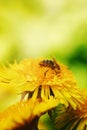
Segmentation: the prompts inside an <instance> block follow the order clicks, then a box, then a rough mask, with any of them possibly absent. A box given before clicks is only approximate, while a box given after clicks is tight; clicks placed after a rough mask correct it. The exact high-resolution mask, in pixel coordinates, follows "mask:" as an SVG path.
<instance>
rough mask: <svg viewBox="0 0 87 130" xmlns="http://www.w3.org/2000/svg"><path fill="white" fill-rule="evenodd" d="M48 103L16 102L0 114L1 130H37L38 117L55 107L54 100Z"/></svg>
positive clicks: (38, 101) (30, 100)
mask: <svg viewBox="0 0 87 130" xmlns="http://www.w3.org/2000/svg"><path fill="white" fill-rule="evenodd" d="M48 100H49V101H42V100H41V99H36V100H33V99H31V98H30V99H29V100H27V101H22V102H18V103H16V104H15V105H12V106H10V107H9V108H8V109H7V110H5V111H4V112H2V113H0V129H1V130H37V129H38V120H39V117H40V116H41V115H42V114H44V113H45V112H47V111H48V110H50V109H52V108H54V107H56V106H57V104H58V101H57V100H55V99H54V98H51V99H48Z"/></svg>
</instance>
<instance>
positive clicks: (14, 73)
mask: <svg viewBox="0 0 87 130" xmlns="http://www.w3.org/2000/svg"><path fill="white" fill-rule="evenodd" d="M0 86H2V87H4V86H7V87H13V88H16V89H17V92H18V93H21V94H22V97H21V99H23V98H24V97H25V95H27V94H28V98H30V97H32V98H33V99H36V98H38V97H39V98H41V99H42V100H47V99H49V98H50V96H53V97H55V98H57V99H59V101H60V103H64V104H66V106H68V104H71V106H72V107H73V108H74V109H75V108H76V107H77V105H79V102H82V101H81V96H80V91H79V90H78V88H77V85H76V81H75V80H74V78H73V75H72V73H71V72H70V71H69V70H68V69H67V67H66V66H65V65H63V64H61V63H59V62H57V61H56V60H55V59H54V58H53V59H52V60H46V59H25V60H22V61H21V62H20V63H19V64H17V63H16V62H15V63H14V64H12V65H9V67H3V68H2V69H1V71H0Z"/></svg>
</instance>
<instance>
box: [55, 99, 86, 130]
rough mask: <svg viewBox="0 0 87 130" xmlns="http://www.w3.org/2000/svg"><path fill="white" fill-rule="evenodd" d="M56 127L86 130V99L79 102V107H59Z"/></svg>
mask: <svg viewBox="0 0 87 130" xmlns="http://www.w3.org/2000/svg"><path fill="white" fill-rule="evenodd" d="M56 127H57V130H87V99H86V100H85V101H84V104H81V109H79V108H77V109H76V110H74V109H73V108H72V107H71V106H69V107H68V108H65V107H64V106H62V107H60V108H59V110H58V116H57V117H56Z"/></svg>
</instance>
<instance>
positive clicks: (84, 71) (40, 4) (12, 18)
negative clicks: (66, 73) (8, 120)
mask: <svg viewBox="0 0 87 130" xmlns="http://www.w3.org/2000/svg"><path fill="white" fill-rule="evenodd" d="M37 57H45V58H51V57H54V58H56V59H57V60H59V61H61V62H62V63H64V64H65V65H67V66H68V68H69V69H70V70H71V71H72V72H73V74H74V75H75V78H76V80H77V82H78V86H79V87H80V88H87V79H86V77H87V0H3V1H2V0H0V64H6V63H8V62H10V63H13V62H14V60H15V59H16V60H17V62H19V61H21V60H22V59H25V58H37ZM14 93H15V92H14V88H13V89H9V88H8V89H4V88H3V89H0V111H2V110H4V109H5V108H6V107H7V106H9V105H10V104H13V103H14V102H16V100H17V99H16V98H15V94H14ZM50 130H51V128H50Z"/></svg>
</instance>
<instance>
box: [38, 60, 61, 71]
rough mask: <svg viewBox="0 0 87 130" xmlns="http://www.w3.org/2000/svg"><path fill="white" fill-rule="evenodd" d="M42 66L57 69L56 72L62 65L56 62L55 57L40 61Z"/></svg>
mask: <svg viewBox="0 0 87 130" xmlns="http://www.w3.org/2000/svg"><path fill="white" fill-rule="evenodd" d="M39 65H40V66H43V67H48V68H51V69H52V70H55V72H56V73H57V72H59V71H60V65H59V64H58V63H57V62H56V60H55V59H54V58H52V60H42V61H40V63H39Z"/></svg>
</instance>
